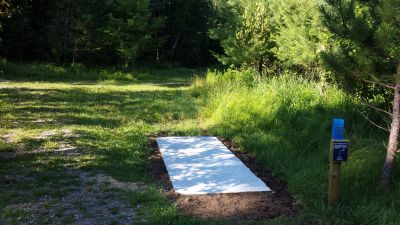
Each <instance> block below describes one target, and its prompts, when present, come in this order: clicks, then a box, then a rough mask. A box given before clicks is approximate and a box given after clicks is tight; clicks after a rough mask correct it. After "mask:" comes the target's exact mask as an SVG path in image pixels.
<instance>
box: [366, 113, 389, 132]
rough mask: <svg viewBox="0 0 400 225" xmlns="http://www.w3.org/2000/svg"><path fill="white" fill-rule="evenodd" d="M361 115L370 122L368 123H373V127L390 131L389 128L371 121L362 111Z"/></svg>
mask: <svg viewBox="0 0 400 225" xmlns="http://www.w3.org/2000/svg"><path fill="white" fill-rule="evenodd" d="M361 116H363V117H364V118H365V119H366V120H367V121H368V122H370V123H371V124H372V125H374V126H375V127H377V128H380V129H382V130H385V131H387V132H390V130H389V129H387V128H384V127H382V126H380V125H378V124H376V123H375V122H374V121H372V120H371V119H370V118H368V116H366V115H365V114H364V113H362V112H361Z"/></svg>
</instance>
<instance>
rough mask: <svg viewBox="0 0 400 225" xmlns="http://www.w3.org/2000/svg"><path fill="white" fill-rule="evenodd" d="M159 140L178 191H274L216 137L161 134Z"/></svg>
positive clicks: (188, 192)
mask: <svg viewBox="0 0 400 225" xmlns="http://www.w3.org/2000/svg"><path fill="white" fill-rule="evenodd" d="M156 140H157V143H158V146H159V148H160V152H161V154H162V157H163V160H164V163H165V166H166V168H167V171H168V174H169V176H170V178H171V182H172V185H173V187H174V189H175V191H176V192H177V193H181V194H214V193H215V194H216V193H239V192H261V191H271V189H270V188H269V187H268V186H266V185H265V184H264V182H263V181H261V180H260V179H259V178H258V177H257V176H256V175H254V174H253V172H251V170H250V169H249V168H247V167H246V166H245V165H244V164H243V162H242V161H240V159H238V158H237V157H236V156H235V155H234V154H233V153H232V152H231V151H230V150H229V149H228V148H227V147H226V146H225V145H224V144H223V143H222V142H221V141H219V140H218V139H217V138H216V137H159V138H157V139H156Z"/></svg>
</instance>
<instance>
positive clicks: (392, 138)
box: [381, 63, 400, 188]
mask: <svg viewBox="0 0 400 225" xmlns="http://www.w3.org/2000/svg"><path fill="white" fill-rule="evenodd" d="M397 75H398V76H399V75H400V63H399V64H398V66H397ZM399 116H400V81H399V79H398V78H396V86H395V89H394V99H393V110H392V125H391V128H390V135H389V144H388V147H387V153H386V160H385V163H384V164H383V168H382V177H381V186H382V187H383V188H388V187H389V180H390V173H391V172H392V168H393V162H394V157H395V155H396V152H397V145H398V136H399V128H400V127H399V126H400V124H399V122H400V118H399Z"/></svg>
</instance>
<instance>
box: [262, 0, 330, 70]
mask: <svg viewBox="0 0 400 225" xmlns="http://www.w3.org/2000/svg"><path fill="white" fill-rule="evenodd" d="M270 8H271V10H272V11H273V12H274V21H275V22H276V24H277V32H276V33H274V34H273V35H272V39H273V40H274V41H275V42H276V47H275V48H274V49H273V52H274V53H275V55H276V57H277V58H278V59H279V60H280V61H281V62H283V63H284V64H286V65H289V66H293V65H295V66H302V67H303V68H308V67H312V66H315V65H316V64H319V53H320V52H322V51H324V48H325V46H326V41H327V37H328V32H327V31H326V28H324V26H323V24H322V20H321V14H320V12H319V9H318V5H317V1H316V0H274V1H271V2H270Z"/></svg>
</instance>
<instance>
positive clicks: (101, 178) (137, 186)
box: [90, 174, 146, 192]
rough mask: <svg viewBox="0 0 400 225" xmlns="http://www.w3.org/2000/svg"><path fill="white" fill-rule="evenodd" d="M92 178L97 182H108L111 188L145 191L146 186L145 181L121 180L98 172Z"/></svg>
mask: <svg viewBox="0 0 400 225" xmlns="http://www.w3.org/2000/svg"><path fill="white" fill-rule="evenodd" d="M90 180H91V181H95V182H96V183H101V184H107V185H108V186H109V187H110V188H116V189H121V190H123V191H132V192H135V191H143V190H144V189H145V188H146V185H145V184H144V183H134V182H121V181H118V180H116V179H114V178H112V177H110V176H106V175H104V174H98V175H96V176H94V177H91V178H90Z"/></svg>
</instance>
